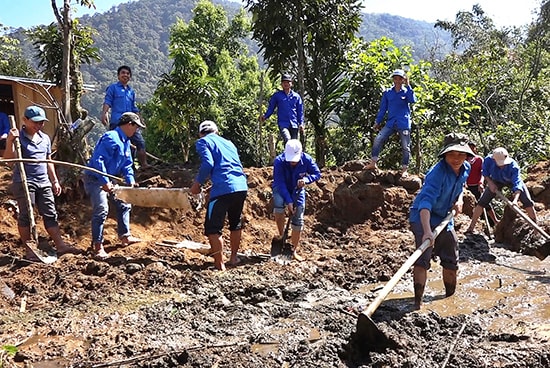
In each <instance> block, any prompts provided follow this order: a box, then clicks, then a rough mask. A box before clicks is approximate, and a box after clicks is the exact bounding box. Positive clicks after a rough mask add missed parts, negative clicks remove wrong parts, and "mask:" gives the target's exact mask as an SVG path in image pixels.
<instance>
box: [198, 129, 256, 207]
mask: <svg viewBox="0 0 550 368" xmlns="http://www.w3.org/2000/svg"><path fill="white" fill-rule="evenodd" d="M195 148H196V149H197V153H198V154H199V156H200V158H201V166H200V168H199V172H198V174H197V177H196V180H197V182H198V183H199V184H201V185H202V184H204V183H205V181H206V180H207V179H208V178H210V180H211V181H212V188H211V189H210V198H211V199H212V198H216V197H219V196H221V195H224V194H229V193H234V192H241V191H247V190H248V185H247V178H246V174H245V173H244V171H243V165H242V164H241V159H240V158H239V153H238V151H237V147H235V145H234V144H233V143H232V142H231V141H229V140H227V139H225V138H223V137H220V136H219V135H218V134H216V133H210V134H207V135H205V136H204V137H202V138H200V139H199V140H197V142H196V143H195Z"/></svg>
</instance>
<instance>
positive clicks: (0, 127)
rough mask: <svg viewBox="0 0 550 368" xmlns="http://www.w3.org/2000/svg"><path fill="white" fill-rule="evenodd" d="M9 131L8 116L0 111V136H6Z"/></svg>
mask: <svg viewBox="0 0 550 368" xmlns="http://www.w3.org/2000/svg"><path fill="white" fill-rule="evenodd" d="M9 131H10V120H9V119H8V115H6V114H5V113H3V112H2V111H0V135H4V134H8V133H9Z"/></svg>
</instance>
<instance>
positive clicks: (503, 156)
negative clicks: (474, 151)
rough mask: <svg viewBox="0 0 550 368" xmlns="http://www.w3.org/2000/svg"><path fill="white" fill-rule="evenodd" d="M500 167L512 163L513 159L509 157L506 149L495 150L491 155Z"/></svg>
mask: <svg viewBox="0 0 550 368" xmlns="http://www.w3.org/2000/svg"><path fill="white" fill-rule="evenodd" d="M491 156H492V157H493V160H495V162H496V164H497V165H498V166H504V165H508V164H511V163H512V161H513V160H512V158H511V157H510V156H508V151H507V150H506V148H504V147H498V148H495V149H494V150H493V154H492V155H491Z"/></svg>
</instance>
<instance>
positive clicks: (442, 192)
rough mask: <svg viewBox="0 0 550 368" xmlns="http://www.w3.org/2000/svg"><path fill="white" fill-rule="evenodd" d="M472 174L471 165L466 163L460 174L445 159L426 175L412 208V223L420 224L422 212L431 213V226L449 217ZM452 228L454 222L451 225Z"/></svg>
mask: <svg viewBox="0 0 550 368" xmlns="http://www.w3.org/2000/svg"><path fill="white" fill-rule="evenodd" d="M469 174H470V164H469V163H468V162H467V161H465V162H464V164H462V167H461V168H460V172H459V174H458V175H457V174H455V172H454V171H453V169H452V168H451V166H449V164H447V162H445V159H444V158H443V159H442V160H440V161H439V162H438V163H436V164H435V165H434V166H432V168H431V169H430V170H429V171H428V173H427V174H426V178H425V181H424V185H423V186H422V189H421V190H420V192H419V193H418V195H417V196H416V198H415V199H414V201H413V204H412V206H411V211H410V215H409V221H410V222H420V210H423V209H426V210H428V211H430V224H431V226H436V225H438V224H439V223H441V221H442V220H443V219H444V218H445V217H446V216H447V214H448V212H449V211H450V210H451V209H452V208H453V206H454V204H455V202H456V200H457V199H458V197H459V196H460V194H461V193H462V191H463V190H464V183H466V179H467V178H468V175H469ZM449 227H452V221H451V222H450V223H449Z"/></svg>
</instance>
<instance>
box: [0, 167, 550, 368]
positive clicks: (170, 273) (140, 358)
mask: <svg viewBox="0 0 550 368" xmlns="http://www.w3.org/2000/svg"><path fill="white" fill-rule="evenodd" d="M363 165H364V163H363V162H360V161H358V162H350V163H348V164H346V165H344V166H342V167H338V168H330V169H325V170H323V178H322V179H321V181H320V182H318V183H317V184H315V185H311V186H309V187H308V195H309V199H308V207H307V209H306V219H305V222H306V224H305V231H304V233H303V239H302V240H303V241H302V254H303V255H304V256H306V257H307V260H306V261H304V262H293V263H291V264H290V265H282V264H279V263H277V262H273V261H270V260H265V259H264V258H262V257H257V256H256V255H257V254H262V253H269V248H270V244H271V240H272V238H273V236H274V235H275V224H274V222H273V219H272V215H271V207H270V206H271V203H270V200H271V190H270V182H271V169H270V168H251V169H247V173H248V177H249V186H250V190H249V195H248V199H247V203H246V207H245V210H244V219H245V220H244V222H245V230H244V233H243V240H242V245H241V252H242V253H243V257H241V258H242V262H241V263H240V264H239V265H238V266H236V267H233V268H230V269H228V270H227V271H225V272H218V271H215V270H214V268H213V263H212V258H210V257H208V256H205V255H202V254H199V253H196V252H193V251H190V250H187V249H177V248H173V247H166V246H161V245H157V244H156V243H157V242H160V241H162V240H176V241H182V240H191V241H195V242H201V243H206V238H205V237H204V236H203V235H202V223H203V218H204V208H199V209H195V208H194V209H191V210H188V211H184V210H180V209H156V208H139V207H134V209H133V210H132V216H131V229H132V232H133V235H135V236H138V237H141V238H143V239H144V240H145V241H144V242H142V243H137V244H133V245H131V246H128V247H125V248H122V247H120V246H119V245H118V244H117V243H118V242H117V239H116V223H115V220H114V218H112V217H111V218H109V219H108V221H107V224H106V239H107V244H106V250H107V251H108V252H109V253H110V255H111V257H110V258H108V259H107V260H104V261H100V260H95V259H94V258H93V256H92V255H91V254H90V252H89V249H88V247H89V244H90V205H89V202H88V199H87V198H85V196H84V193H83V192H82V189H81V186H79V184H78V183H79V182H78V177H75V176H74V175H72V176H71V175H68V174H66V173H61V175H62V176H63V177H66V178H67V179H66V180H65V182H64V183H63V184H64V186H65V188H66V190H65V193H64V194H63V195H62V196H61V197H60V198H59V200H58V210H59V221H60V226H61V230H62V232H63V234H64V235H65V236H66V237H67V241H68V242H71V243H72V244H75V245H76V246H77V247H78V248H80V249H81V250H83V251H84V253H83V254H81V255H70V254H68V255H63V256H61V257H60V258H59V260H58V261H57V262H55V263H53V264H51V265H44V264H38V263H29V262H26V261H24V260H22V257H23V255H24V251H23V249H22V247H21V246H20V245H19V244H18V235H17V228H16V221H15V219H14V217H13V210H14V206H13V204H12V202H10V196H9V193H8V191H7V184H8V183H9V180H10V178H11V172H10V170H9V169H8V168H5V167H2V168H0V184H1V185H0V198H1V202H2V208H0V228H1V232H0V247H1V248H0V249H1V254H0V289H1V291H2V293H0V306H1V310H0V344H1V346H2V347H3V348H2V349H1V350H0V359H1V360H0V362H1V363H2V365H3V366H4V367H48V368H50V367H109V366H113V367H266V368H267V367H548V366H550V342H549V339H550V325H549V322H548V321H549V317H550V315H549V314H550V312H549V310H550V308H548V305H549V299H550V264H549V263H548V262H549V261H548V258H546V259H539V258H544V252H545V251H546V249H547V248H546V247H547V244H546V241H545V239H544V238H543V237H541V236H540V235H539V234H538V233H537V232H536V231H534V230H533V229H532V228H530V227H529V226H527V225H526V224H525V223H524V222H523V220H521V219H520V218H518V217H517V216H515V214H514V213H513V212H512V211H510V210H509V209H508V208H506V209H504V216H503V220H502V221H501V223H500V224H499V225H498V226H497V228H496V229H495V236H496V239H497V242H496V243H494V242H492V241H490V238H488V237H487V236H485V235H482V234H477V235H473V236H468V237H465V236H464V235H463V231H464V230H465V229H466V227H467V226H468V224H469V220H470V218H469V217H468V216H469V215H471V211H472V208H473V203H474V202H473V197H468V198H467V201H466V206H465V209H464V214H460V215H458V216H457V218H456V228H457V231H458V233H459V236H460V239H461V243H460V254H461V258H460V273H459V286H458V288H457V293H456V294H455V295H454V296H452V297H450V298H443V295H444V291H443V286H442V282H441V269H440V268H439V266H438V265H437V263H435V262H434V264H433V268H432V270H430V272H429V283H428V285H427V288H426V296H425V304H424V306H423V308H422V309H421V310H419V311H413V310H412V308H411V305H412V278H411V274H410V272H409V273H407V274H406V275H405V276H404V277H403V279H402V281H401V282H400V283H399V284H398V285H397V286H396V288H395V290H394V292H393V293H391V294H390V295H389V296H388V298H387V300H386V301H385V302H383V303H382V304H381V306H380V307H379V308H378V309H377V311H376V312H375V313H374V315H373V316H372V319H373V321H374V322H375V324H376V326H377V327H378V328H379V329H380V330H381V331H382V332H383V337H384V338H385V339H384V341H382V340H380V341H371V340H366V339H365V338H364V336H360V335H359V334H358V333H357V330H356V324H357V314H358V312H360V311H361V310H363V309H364V308H365V307H366V306H368V305H369V304H370V302H372V300H374V298H375V297H376V295H377V292H378V291H379V290H380V289H381V287H382V286H383V285H384V284H385V282H387V281H388V280H389V279H390V278H391V277H392V275H393V274H394V273H395V272H396V271H397V269H399V267H400V266H401V265H402V264H403V263H404V262H405V261H406V260H407V258H408V257H409V256H410V255H411V254H412V253H413V251H414V241H413V236H412V233H411V232H410V231H409V229H408V223H407V215H408V207H409V206H410V203H411V201H412V199H413V198H414V193H415V192H416V191H417V190H418V189H419V187H420V185H421V178H419V177H416V176H411V177H410V178H407V179H401V178H399V176H398V174H397V173H396V172H391V171H388V172H377V173H373V172H370V171H364V170H363V169H362V168H363ZM549 166H550V163H548V162H544V163H540V164H538V165H536V166H534V167H533V168H531V169H530V171H529V175H528V178H527V185H528V186H529V188H530V189H531V191H532V192H533V194H534V198H535V200H536V202H537V210H538V214H539V221H538V224H539V225H540V226H541V228H543V229H545V230H546V231H547V232H548V231H549V226H548V225H550V222H549V221H548V213H547V206H548V204H549V203H550V189H548V180H550V179H549V174H548V172H550V171H549V169H550V167H549ZM193 174H194V170H193V169H192V168H188V167H183V166H181V167H176V166H173V165H160V164H159V165H156V166H153V167H152V168H150V169H147V170H144V171H139V175H138V180H139V181H140V182H142V183H144V184H147V185H154V186H161V187H186V186H189V185H190V183H191V180H192V177H193ZM71 178H72V179H71ZM194 204H196V203H194ZM38 223H39V226H38V228H39V231H40V234H41V235H45V234H46V233H45V231H44V230H43V227H42V225H41V221H40V219H38ZM482 225H483V224H482V222H480V223H479V224H478V230H479V232H480V233H483V226H482ZM224 235H228V234H227V232H226V233H224ZM44 240H46V241H47V239H46V238H44ZM537 257H538V258H537ZM379 342H384V344H380V343H379Z"/></svg>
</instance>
